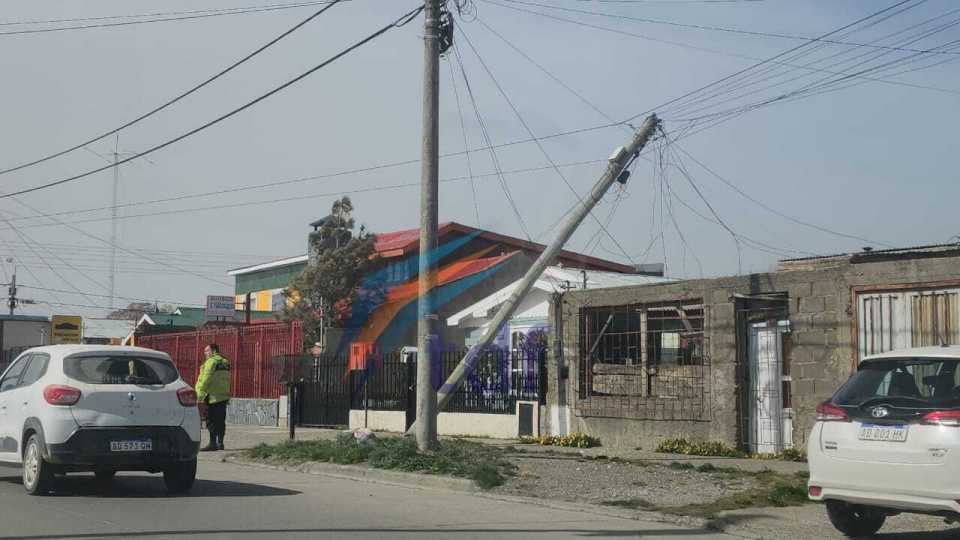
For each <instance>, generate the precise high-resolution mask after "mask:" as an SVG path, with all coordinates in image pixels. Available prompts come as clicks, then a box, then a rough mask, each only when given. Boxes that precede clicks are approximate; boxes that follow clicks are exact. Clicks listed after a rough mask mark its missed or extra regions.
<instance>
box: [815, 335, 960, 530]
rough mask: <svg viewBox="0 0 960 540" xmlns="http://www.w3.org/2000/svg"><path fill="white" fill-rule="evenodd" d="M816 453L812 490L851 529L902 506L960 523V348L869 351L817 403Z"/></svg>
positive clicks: (837, 522)
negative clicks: (836, 387)
mask: <svg viewBox="0 0 960 540" xmlns="http://www.w3.org/2000/svg"><path fill="white" fill-rule="evenodd" d="M807 453H808V460H809V465H810V481H809V483H808V490H809V496H810V498H811V499H813V500H816V501H825V503H826V507H827V514H828V516H829V518H830V521H831V522H832V523H833V525H834V527H836V528H837V529H838V530H839V531H840V532H842V533H844V534H846V535H848V536H870V535H872V534H874V533H876V532H877V531H878V530H879V529H880V527H882V526H883V522H884V520H885V519H886V517H887V516H889V515H894V514H897V513H901V512H908V513H920V514H933V515H939V516H943V517H944V518H946V519H947V520H948V521H960V482H958V481H957V478H958V475H960V346H949V347H923V348H914V349H905V350H901V351H894V352H888V353H883V354H878V355H874V356H870V357H868V358H865V359H864V360H863V361H862V362H861V363H860V366H859V368H858V369H857V372H856V373H855V374H854V375H853V376H852V377H850V379H849V380H848V381H847V382H846V383H845V384H844V385H843V386H842V387H841V388H840V389H839V390H837V392H836V393H835V394H834V395H833V397H832V398H830V400H828V401H825V402H823V403H821V404H820V405H819V406H818V407H817V421H816V423H815V424H814V426H813V431H812V433H811V434H810V439H809V444H808V448H807Z"/></svg>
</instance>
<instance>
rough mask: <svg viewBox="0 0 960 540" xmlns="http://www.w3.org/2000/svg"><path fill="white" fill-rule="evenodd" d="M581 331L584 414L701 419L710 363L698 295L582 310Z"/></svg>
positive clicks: (579, 390) (580, 403)
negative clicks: (685, 298)
mask: <svg viewBox="0 0 960 540" xmlns="http://www.w3.org/2000/svg"><path fill="white" fill-rule="evenodd" d="M579 330H580V356H579V362H578V365H577V370H578V379H577V381H578V388H577V396H578V399H579V401H578V403H577V408H578V410H579V413H580V414H582V415H585V416H613V417H624V418H655V419H662V420H665V419H674V420H680V419H700V418H701V417H702V415H703V414H704V411H706V403H707V399H706V398H707V388H708V380H707V379H708V377H707V376H708V374H709V362H708V361H707V358H706V354H705V350H706V348H705V346H704V341H705V340H704V308H703V305H702V304H701V303H700V302H699V301H682V302H681V301H677V302H659V303H649V304H631V305H625V306H612V307H611V306H605V307H589V308H582V309H581V311H580V328H579Z"/></svg>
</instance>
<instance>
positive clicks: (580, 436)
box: [520, 433, 600, 448]
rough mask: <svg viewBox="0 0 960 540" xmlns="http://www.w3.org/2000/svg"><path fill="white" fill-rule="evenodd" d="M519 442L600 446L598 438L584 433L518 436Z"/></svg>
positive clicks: (570, 446) (568, 445) (578, 446)
mask: <svg viewBox="0 0 960 540" xmlns="http://www.w3.org/2000/svg"><path fill="white" fill-rule="evenodd" d="M520 444H538V445H540V446H564V447H567V448H593V447H595V446H600V439H598V438H596V437H591V436H590V435H587V434H586V433H571V434H569V435H560V436H549V435H544V436H541V437H520Z"/></svg>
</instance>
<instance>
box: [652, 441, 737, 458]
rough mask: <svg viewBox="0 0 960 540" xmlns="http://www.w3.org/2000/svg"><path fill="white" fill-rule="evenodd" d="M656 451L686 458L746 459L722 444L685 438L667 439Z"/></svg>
mask: <svg viewBox="0 0 960 540" xmlns="http://www.w3.org/2000/svg"><path fill="white" fill-rule="evenodd" d="M656 451H657V452H660V453H663V454H683V455H686V456H705V457H731V458H741V457H744V454H743V452H741V451H739V450H736V449H734V448H730V447H729V446H727V445H725V444H723V443H722V442H717V441H713V442H704V443H694V442H690V441H688V440H687V439H683V438H679V439H667V440H665V441H663V442H661V443H660V444H658V445H657V449H656Z"/></svg>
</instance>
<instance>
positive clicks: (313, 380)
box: [294, 356, 353, 426]
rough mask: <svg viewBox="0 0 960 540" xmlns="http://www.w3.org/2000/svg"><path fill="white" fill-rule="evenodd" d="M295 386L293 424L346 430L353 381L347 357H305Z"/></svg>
mask: <svg viewBox="0 0 960 540" xmlns="http://www.w3.org/2000/svg"><path fill="white" fill-rule="evenodd" d="M299 371H300V382H299V383H298V385H297V394H296V402H297V403H296V405H295V407H294V410H295V411H296V412H297V418H296V423H297V424H298V425H301V426H346V425H348V424H349V423H350V399H351V391H352V388H353V386H352V384H351V383H352V377H351V375H350V372H349V371H348V358H347V357H346V356H321V357H318V358H313V357H309V356H308V357H304V358H303V359H302V360H301V363H300V370H299Z"/></svg>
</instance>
